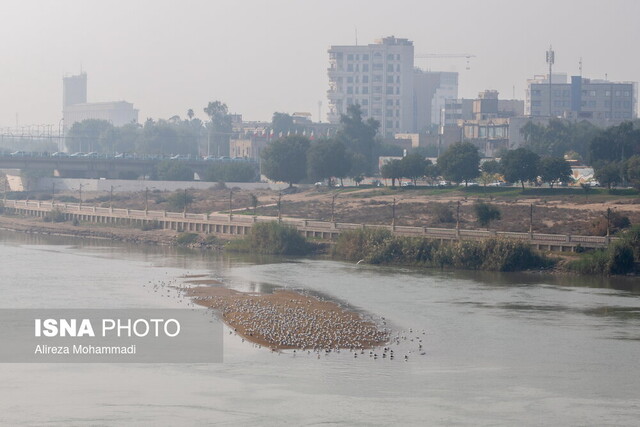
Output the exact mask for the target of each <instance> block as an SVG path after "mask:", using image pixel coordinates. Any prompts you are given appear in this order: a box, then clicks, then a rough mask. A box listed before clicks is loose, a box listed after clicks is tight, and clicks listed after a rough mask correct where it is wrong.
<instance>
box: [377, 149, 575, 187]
mask: <svg viewBox="0 0 640 427" xmlns="http://www.w3.org/2000/svg"><path fill="white" fill-rule="evenodd" d="M381 174H382V177H383V178H387V179H391V184H392V186H395V181H396V180H399V179H402V178H407V179H411V180H412V181H413V182H414V184H415V183H416V181H417V180H418V179H419V178H422V177H426V178H427V179H428V180H430V181H433V180H436V179H439V178H440V177H442V178H444V179H445V180H448V181H453V182H456V183H462V182H464V183H465V185H466V184H468V183H469V182H470V181H472V180H475V179H477V178H479V179H480V181H481V182H482V183H483V184H485V185H486V184H489V183H491V182H493V181H496V180H497V179H498V177H499V176H502V177H503V178H504V179H505V180H506V181H507V182H512V183H513V182H521V183H522V186H523V188H524V183H525V182H534V183H539V182H547V183H549V185H550V186H551V187H553V186H554V185H555V184H556V183H558V182H568V181H570V180H571V179H572V176H571V175H572V173H571V166H570V165H569V162H567V161H566V160H565V159H564V158H561V157H544V158H541V157H540V156H538V155H537V154H536V153H534V152H533V151H531V150H529V149H526V148H518V149H516V150H510V151H507V152H505V153H504V154H503V157H502V158H501V159H500V162H498V161H496V160H490V161H487V162H484V163H483V164H482V166H481V165H480V154H479V153H478V149H477V148H476V147H475V146H474V145H473V144H471V143H469V142H459V143H457V144H453V145H452V146H450V147H449V148H448V149H447V150H446V151H445V152H444V153H442V155H441V156H440V157H438V162H437V164H435V165H434V164H432V163H431V161H430V160H428V159H425V158H424V157H422V156H421V155H419V154H410V155H408V156H405V157H404V158H402V159H401V160H391V161H390V162H388V163H386V164H385V165H383V166H382V169H381Z"/></svg>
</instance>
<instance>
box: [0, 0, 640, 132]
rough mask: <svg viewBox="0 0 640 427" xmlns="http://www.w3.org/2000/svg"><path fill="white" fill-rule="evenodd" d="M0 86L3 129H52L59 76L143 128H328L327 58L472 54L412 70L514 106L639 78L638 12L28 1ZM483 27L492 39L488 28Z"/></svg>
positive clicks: (573, 6) (6, 29) (14, 16)
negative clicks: (293, 123) (222, 113)
mask: <svg viewBox="0 0 640 427" xmlns="http://www.w3.org/2000/svg"><path fill="white" fill-rule="evenodd" d="M1 10H2V12H3V15H4V16H5V18H6V24H5V25H4V26H3V27H2V29H0V34H2V35H3V36H4V37H3V38H4V39H5V40H11V41H12V43H6V44H5V45H3V47H2V48H0V49H1V52H2V55H0V58H2V59H0V61H2V68H3V76H4V79H1V81H0V90H1V91H2V93H3V94H4V101H3V102H2V103H0V126H14V125H16V122H18V124H20V125H27V124H36V123H57V122H58V121H59V120H60V118H61V117H62V76H63V75H65V74H77V73H79V72H80V70H82V71H86V72H87V73H88V75H89V80H90V82H89V88H90V89H89V94H88V96H89V98H90V99H92V100H93V101H96V102H100V101H114V100H127V101H129V102H132V103H134V104H135V105H136V107H137V108H139V109H140V121H141V122H143V121H144V120H146V118H147V117H152V118H154V119H158V118H168V117H171V116H173V115H175V114H178V115H180V116H181V117H183V118H184V117H185V116H186V111H187V110H188V109H189V108H193V110H194V111H195V113H196V116H197V117H200V118H204V117H205V114H204V112H203V111H202V110H203V108H204V107H205V106H206V105H207V103H208V102H209V101H213V100H220V101H222V102H225V103H226V104H227V105H228V106H229V110H230V112H233V113H240V114H243V117H244V118H245V119H248V120H270V118H271V115H272V114H273V112H275V111H282V112H288V113H293V112H294V111H306V112H309V113H311V114H312V116H313V119H314V120H317V119H318V102H319V101H321V102H322V121H326V120H327V114H326V113H327V108H328V101H327V96H326V91H327V89H328V77H327V72H326V70H327V67H328V64H329V55H328V52H327V51H328V49H329V47H330V46H331V45H351V44H355V40H356V28H357V39H358V44H363V45H364V44H369V43H373V42H374V40H375V39H379V38H381V37H386V36H391V35H395V36H396V37H401V38H407V39H409V40H411V41H413V43H414V46H415V52H416V54H421V53H440V54H447V53H469V54H473V55H476V57H475V58H472V59H471V62H470V68H471V69H470V70H466V65H467V64H466V61H465V60H464V59H450V60H449V59H447V60H444V59H437V60H431V61H430V63H427V62H426V60H422V59H416V62H415V65H416V66H419V67H421V68H423V69H430V70H433V71H457V72H458V73H459V96H460V97H461V98H475V97H476V95H477V93H478V92H481V91H483V90H485V89H495V90H498V91H499V92H500V97H501V98H502V99H510V98H512V97H513V95H515V98H518V99H524V98H525V89H526V81H527V79H530V78H532V77H533V76H534V75H536V74H544V73H545V72H546V71H547V66H546V63H545V60H544V59H545V58H544V54H545V51H546V49H548V47H549V44H553V48H554V50H555V51H556V63H555V65H554V72H565V73H567V74H568V75H577V74H579V69H578V67H579V65H578V64H579V61H580V58H582V62H583V73H582V74H583V75H584V76H585V77H588V78H593V79H604V78H605V75H606V77H608V78H609V79H610V80H613V81H638V80H640V78H639V77H640V60H638V59H635V58H633V57H632V55H630V54H629V53H626V52H625V51H624V47H626V46H627V44H628V42H629V41H631V40H634V39H636V37H637V36H638V35H639V34H638V33H639V32H640V29H638V28H637V26H635V25H633V18H634V16H635V15H636V14H637V12H639V11H640V5H638V4H635V3H631V2H624V1H612V2H609V3H607V6H606V7H604V8H603V7H600V4H599V3H596V2H595V1H583V2H579V3H578V2H563V3H561V4H554V3H553V2H551V1H547V0H544V1H541V2H537V3H536V6H535V7H533V6H527V3H525V2H507V1H502V0H493V1H487V2H482V4H475V2H471V1H452V2H447V3H446V4H440V3H438V2H430V1H427V2H419V1H398V2H394V3H393V4H388V3H386V2H377V1H375V2H364V1H350V2H337V1H325V2H320V1H309V2H305V6H299V3H298V2H294V1H285V0H280V1H272V2H268V3H266V2H265V3H263V2H258V1H242V2H215V3H211V2H205V1H187V2H181V3H180V4H173V3H172V2H168V1H156V2H151V1H146V0H144V1H138V2H135V3H133V4H130V3H127V2H123V1H110V2H91V3H85V2H80V1H75V0H67V1H58V2H55V3H49V2H44V1H35V0H32V1H25V2H20V3H17V2H15V3H11V4H9V5H7V4H5V5H3V6H2V8H1ZM488 28H490V29H488Z"/></svg>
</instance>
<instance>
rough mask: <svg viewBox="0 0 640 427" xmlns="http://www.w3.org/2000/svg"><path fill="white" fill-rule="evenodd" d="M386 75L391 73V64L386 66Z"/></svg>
mask: <svg viewBox="0 0 640 427" xmlns="http://www.w3.org/2000/svg"><path fill="white" fill-rule="evenodd" d="M387 73H393V64H387Z"/></svg>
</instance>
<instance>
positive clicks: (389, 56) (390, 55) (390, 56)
mask: <svg viewBox="0 0 640 427" xmlns="http://www.w3.org/2000/svg"><path fill="white" fill-rule="evenodd" d="M387 61H393V54H392V53H390V54H388V55H387Z"/></svg>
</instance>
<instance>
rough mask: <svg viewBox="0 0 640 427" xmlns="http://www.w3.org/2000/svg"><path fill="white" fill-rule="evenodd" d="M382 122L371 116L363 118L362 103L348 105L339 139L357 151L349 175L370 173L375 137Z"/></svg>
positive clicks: (343, 116) (354, 151) (348, 147)
mask: <svg viewBox="0 0 640 427" xmlns="http://www.w3.org/2000/svg"><path fill="white" fill-rule="evenodd" d="M379 127H380V123H378V121H376V120H374V119H372V118H369V119H367V121H366V122H365V121H363V120H362V110H361V109H360V105H358V104H352V105H349V106H348V107H347V114H342V115H341V116H340V129H339V130H338V134H337V139H338V140H340V141H342V143H343V144H344V145H345V147H347V149H348V150H350V151H352V152H353V153H355V154H356V155H358V156H359V157H358V156H356V157H354V162H353V163H352V165H351V166H352V167H351V172H350V173H349V176H358V175H369V174H370V173H371V170H372V167H373V164H374V148H375V144H376V143H375V137H376V134H377V133H378V128H379ZM359 158H360V159H362V160H358V159H359Z"/></svg>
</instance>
